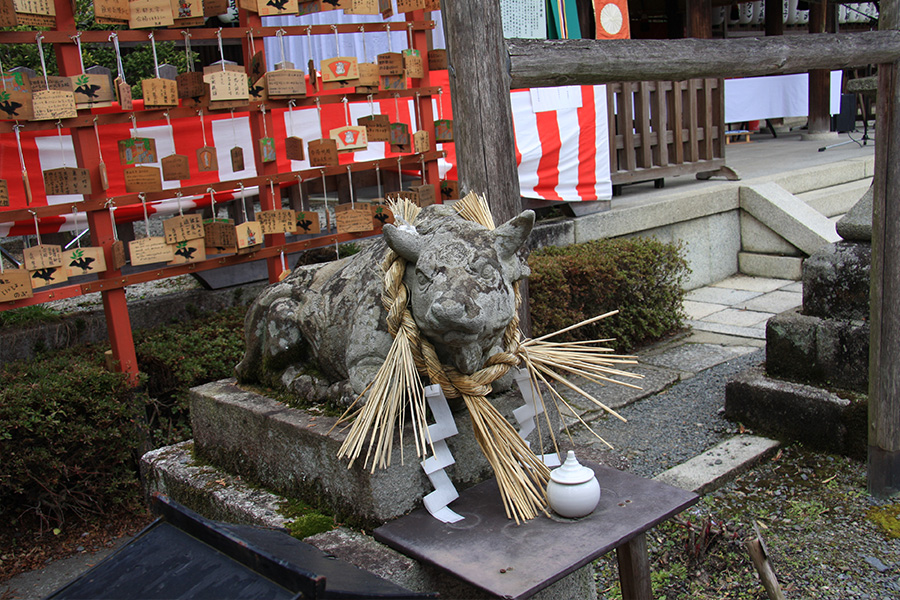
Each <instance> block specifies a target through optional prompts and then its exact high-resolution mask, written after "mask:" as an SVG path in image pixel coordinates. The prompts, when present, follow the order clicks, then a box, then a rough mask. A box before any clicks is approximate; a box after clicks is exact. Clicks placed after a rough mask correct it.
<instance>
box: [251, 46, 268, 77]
mask: <svg viewBox="0 0 900 600" xmlns="http://www.w3.org/2000/svg"><path fill="white" fill-rule="evenodd" d="M265 74H266V57H265V55H264V54H263V53H262V51H261V50H260V51H259V52H257V53H256V54H254V55H253V56H252V57H251V58H250V69H249V71H248V73H247V75H248V76H249V77H250V81H251V82H253V83H255V82H257V81H259V78H260V77H262V76H263V75H265Z"/></svg>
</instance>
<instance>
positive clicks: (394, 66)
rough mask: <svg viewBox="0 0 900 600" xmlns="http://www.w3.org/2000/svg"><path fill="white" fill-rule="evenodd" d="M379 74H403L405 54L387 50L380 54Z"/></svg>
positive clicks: (382, 75)
mask: <svg viewBox="0 0 900 600" xmlns="http://www.w3.org/2000/svg"><path fill="white" fill-rule="evenodd" d="M378 75H379V76H381V77H387V76H388V75H395V76H396V75H403V55H402V54H400V53H399V52H385V53H384V54H379V55H378Z"/></svg>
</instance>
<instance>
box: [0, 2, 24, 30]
mask: <svg viewBox="0 0 900 600" xmlns="http://www.w3.org/2000/svg"><path fill="white" fill-rule="evenodd" d="M18 24H19V20H18V19H17V18H16V6H15V4H14V3H13V0H0V27H15V26H16V25H18Z"/></svg>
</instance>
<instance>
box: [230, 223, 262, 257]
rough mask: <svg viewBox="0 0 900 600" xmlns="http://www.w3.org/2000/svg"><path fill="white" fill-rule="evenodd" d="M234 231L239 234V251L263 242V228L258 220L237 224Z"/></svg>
mask: <svg viewBox="0 0 900 600" xmlns="http://www.w3.org/2000/svg"><path fill="white" fill-rule="evenodd" d="M234 233H235V235H236V236H237V247H238V251H240V250H246V249H248V248H252V247H253V246H258V245H259V244H262V241H263V235H262V228H261V227H260V226H259V223H257V222H256V221H244V222H243V223H241V224H240V225H235V226H234Z"/></svg>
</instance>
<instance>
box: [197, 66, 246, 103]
mask: <svg viewBox="0 0 900 600" xmlns="http://www.w3.org/2000/svg"><path fill="white" fill-rule="evenodd" d="M203 81H204V82H206V83H208V84H209V99H210V101H212V102H220V101H222V100H243V101H247V100H249V99H250V88H249V87H248V84H247V74H246V73H245V72H243V71H214V72H212V73H210V74H208V75H204V76H203Z"/></svg>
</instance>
